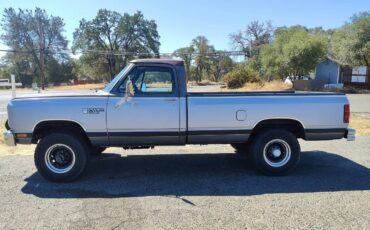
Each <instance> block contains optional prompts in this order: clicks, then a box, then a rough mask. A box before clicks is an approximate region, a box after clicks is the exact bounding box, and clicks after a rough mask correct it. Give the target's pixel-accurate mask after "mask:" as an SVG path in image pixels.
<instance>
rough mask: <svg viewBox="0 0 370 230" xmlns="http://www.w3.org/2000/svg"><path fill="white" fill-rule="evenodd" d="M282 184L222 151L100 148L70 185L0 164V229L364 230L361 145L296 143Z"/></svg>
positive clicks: (367, 153)
mask: <svg viewBox="0 0 370 230" xmlns="http://www.w3.org/2000/svg"><path fill="white" fill-rule="evenodd" d="M301 145H302V150H303V153H302V156H301V163H300V164H299V165H298V166H297V168H296V169H295V170H294V171H293V172H292V173H291V174H290V175H287V176H284V177H266V176H262V175H260V174H258V173H257V172H256V171H254V170H253V169H252V168H251V167H250V166H249V164H248V162H247V160H246V158H245V157H242V156H240V155H238V154H234V151H233V149H232V148H230V147H229V146H227V145H210V146H184V147H161V148H155V149H154V150H129V151H123V150H121V149H117V148H112V149H108V150H107V151H106V153H105V154H103V156H102V157H100V158H99V157H95V158H93V159H92V160H91V164H90V166H89V168H88V170H87V171H86V173H85V174H84V176H83V177H82V178H81V180H79V181H77V182H74V183H67V184H55V183H49V182H46V181H44V180H43V179H42V178H41V177H40V176H39V175H38V174H37V173H36V172H35V168H34V166H33V157H32V156H31V155H29V156H24V155H22V156H21V155H17V156H1V157H0V184H1V186H0V194H1V196H0V229H212V230H213V229H245V228H247V229H276V228H277V229H287V228H289V229H307V228H310V229H315V228H316V229H349V228H351V229H369V228H370V215H369V214H370V213H369V210H370V170H369V168H370V150H369V146H370V137H360V138H358V140H356V141H355V142H346V141H345V140H338V141H323V142H303V141H302V142H301Z"/></svg>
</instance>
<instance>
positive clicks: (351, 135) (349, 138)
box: [345, 128, 356, 141]
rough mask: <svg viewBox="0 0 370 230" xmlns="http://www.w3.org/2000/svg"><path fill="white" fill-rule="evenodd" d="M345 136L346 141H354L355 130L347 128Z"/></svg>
mask: <svg viewBox="0 0 370 230" xmlns="http://www.w3.org/2000/svg"><path fill="white" fill-rule="evenodd" d="M345 137H346V138H347V141H354V140H355V139H356V130H355V129H351V128H347V131H346V136H345Z"/></svg>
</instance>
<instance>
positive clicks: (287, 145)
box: [251, 129, 301, 175]
mask: <svg viewBox="0 0 370 230" xmlns="http://www.w3.org/2000/svg"><path fill="white" fill-rule="evenodd" d="M300 152H301V149H300V146H299V142H298V140H297V138H296V136H295V135H294V134H293V133H291V132H288V131H285V130H279V129H273V130H268V131H265V132H262V133H260V134H258V135H257V136H256V137H255V139H254V141H253V142H252V144H251V153H252V158H253V163H254V165H255V167H256V168H257V169H258V170H260V171H261V172H262V173H264V174H267V175H280V174H284V173H286V172H287V171H289V170H291V169H292V168H294V166H296V165H297V163H298V162H299V158H300Z"/></svg>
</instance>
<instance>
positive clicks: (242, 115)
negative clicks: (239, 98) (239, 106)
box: [236, 110, 247, 121]
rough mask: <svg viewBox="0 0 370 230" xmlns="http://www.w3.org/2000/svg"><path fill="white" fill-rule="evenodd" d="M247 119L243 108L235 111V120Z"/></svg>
mask: <svg viewBox="0 0 370 230" xmlns="http://www.w3.org/2000/svg"><path fill="white" fill-rule="evenodd" d="M246 119H247V112H246V111H245V110H238V111H236V120H238V121H245V120H246Z"/></svg>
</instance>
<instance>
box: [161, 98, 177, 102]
mask: <svg viewBox="0 0 370 230" xmlns="http://www.w3.org/2000/svg"><path fill="white" fill-rule="evenodd" d="M164 101H168V102H175V101H177V99H176V98H169V99H164Z"/></svg>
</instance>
